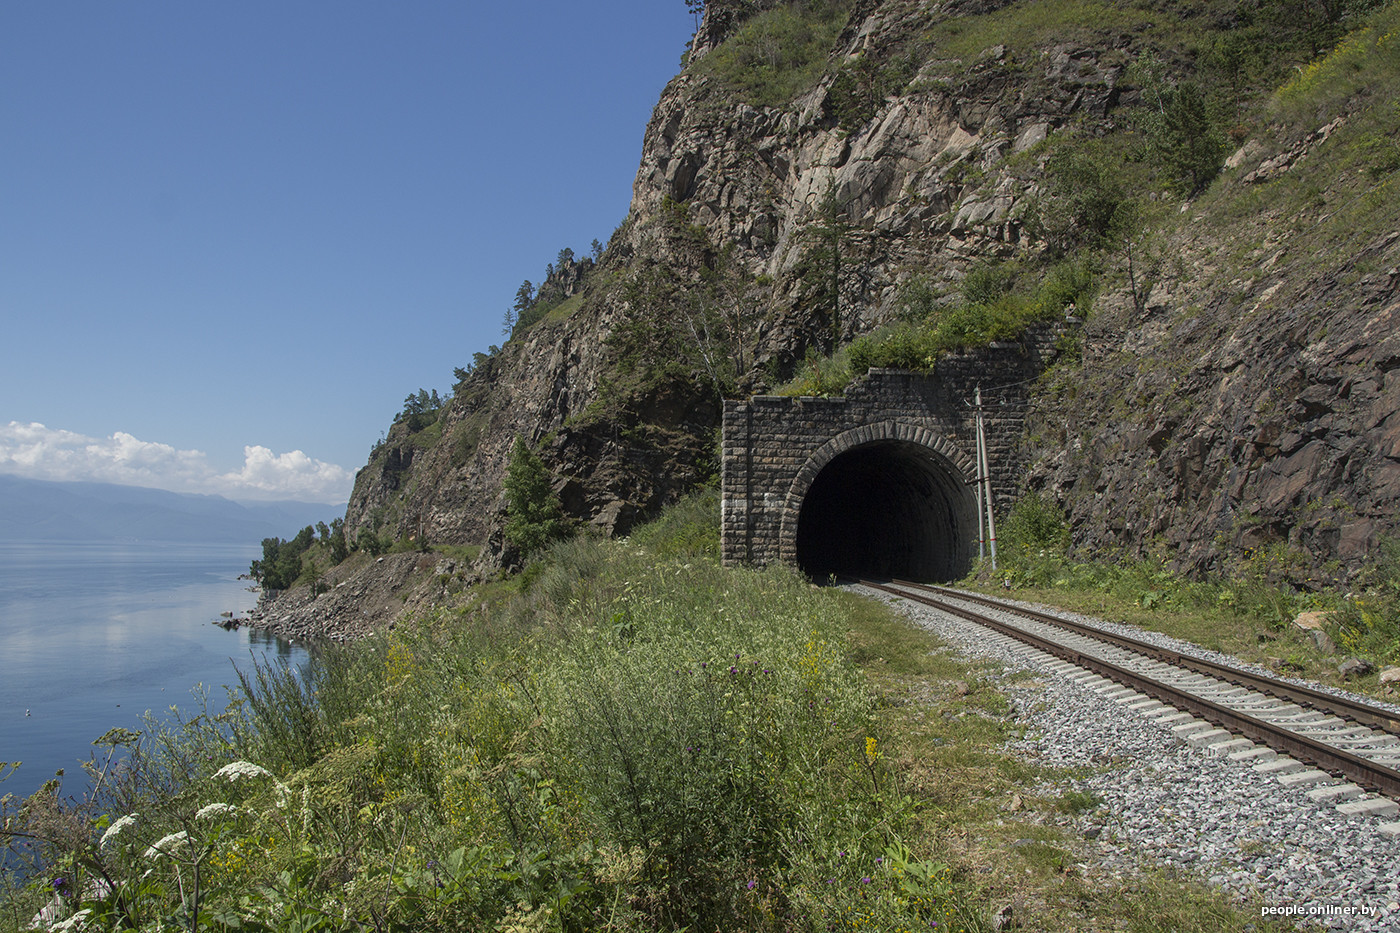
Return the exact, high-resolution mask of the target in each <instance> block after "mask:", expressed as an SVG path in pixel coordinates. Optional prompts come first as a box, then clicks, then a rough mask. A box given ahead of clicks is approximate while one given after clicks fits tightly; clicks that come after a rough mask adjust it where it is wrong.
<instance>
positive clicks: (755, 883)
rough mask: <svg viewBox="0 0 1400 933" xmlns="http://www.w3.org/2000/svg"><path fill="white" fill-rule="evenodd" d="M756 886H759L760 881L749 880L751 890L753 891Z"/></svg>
mask: <svg viewBox="0 0 1400 933" xmlns="http://www.w3.org/2000/svg"><path fill="white" fill-rule="evenodd" d="M756 887H758V882H757V881H750V882H749V890H750V891H752V890H753V889H754V888H756Z"/></svg>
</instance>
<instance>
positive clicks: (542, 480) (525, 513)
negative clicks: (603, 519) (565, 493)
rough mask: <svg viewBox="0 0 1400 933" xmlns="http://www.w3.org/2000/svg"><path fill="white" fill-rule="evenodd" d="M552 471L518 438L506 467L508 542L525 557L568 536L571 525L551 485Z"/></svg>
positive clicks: (506, 530) (506, 534) (506, 531)
mask: <svg viewBox="0 0 1400 933" xmlns="http://www.w3.org/2000/svg"><path fill="white" fill-rule="evenodd" d="M550 479H551V478H550V475H549V470H548V469H547V468H546V467H545V465H544V461H543V460H541V459H540V456H539V454H537V453H535V452H534V451H533V450H532V449H531V448H530V445H529V444H527V443H525V438H523V437H519V436H517V437H516V438H515V447H514V448H513V449H512V450H511V453H510V465H509V466H508V467H506V479H505V493H506V515H507V518H506V527H505V536H506V540H507V541H508V542H510V544H511V545H512V546H514V547H516V548H517V549H519V551H520V553H521V555H522V556H525V557H529V556H530V555H531V554H533V553H535V552H536V551H538V550H540V549H541V548H543V547H544V546H545V545H546V544H548V543H549V542H551V541H554V540H556V539H558V538H563V537H565V536H567V535H568V532H569V525H568V521H567V520H566V519H565V518H564V509H563V507H562V506H561V505H560V504H559V497H558V496H557V495H555V494H554V489H553V488H552V487H551V485H550Z"/></svg>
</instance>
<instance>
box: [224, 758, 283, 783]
mask: <svg viewBox="0 0 1400 933" xmlns="http://www.w3.org/2000/svg"><path fill="white" fill-rule="evenodd" d="M214 777H216V778H220V777H221V778H226V779H227V780H228V781H229V783H232V782H234V781H237V780H238V779H239V778H255V777H272V772H270V771H268V770H267V769H266V768H261V767H259V766H257V765H255V764H253V763H252V762H251V761H235V762H233V763H231V764H226V765H224V766H223V767H222V768H220V769H219V770H218V771H215V772H214Z"/></svg>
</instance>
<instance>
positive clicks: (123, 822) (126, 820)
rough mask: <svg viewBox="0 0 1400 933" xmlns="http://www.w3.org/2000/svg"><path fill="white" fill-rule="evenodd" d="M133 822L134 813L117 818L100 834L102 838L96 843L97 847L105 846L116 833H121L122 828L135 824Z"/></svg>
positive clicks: (134, 818) (134, 819)
mask: <svg viewBox="0 0 1400 933" xmlns="http://www.w3.org/2000/svg"><path fill="white" fill-rule="evenodd" d="M135 822H136V814H135V813H129V814H127V815H126V816H124V817H122V818H121V819H119V820H117V821H116V822H114V823H113V824H112V825H111V826H108V827H107V831H106V832H105V833H103V834H102V839H101V840H100V841H99V842H98V843H97V847H98V848H99V849H102V848H106V846H107V843H108V842H110V841H111V840H113V839H115V838H116V837H117V836H118V835H120V834H121V831H122V830H124V829H126V828H127V827H128V826H131V825H133V824H135Z"/></svg>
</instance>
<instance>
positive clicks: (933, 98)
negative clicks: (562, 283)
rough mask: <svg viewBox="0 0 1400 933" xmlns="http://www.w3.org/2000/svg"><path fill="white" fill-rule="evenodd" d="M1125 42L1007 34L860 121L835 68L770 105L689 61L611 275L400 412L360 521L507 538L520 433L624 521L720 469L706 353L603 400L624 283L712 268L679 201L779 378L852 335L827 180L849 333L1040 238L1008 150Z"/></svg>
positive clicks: (368, 479)
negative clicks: (1036, 41)
mask: <svg viewBox="0 0 1400 933" xmlns="http://www.w3.org/2000/svg"><path fill="white" fill-rule="evenodd" d="M711 10H712V13H713V15H714V16H715V17H716V21H715V22H710V21H708V20H707V25H706V26H705V27H704V28H702V30H701V32H700V35H699V38H698V39H697V43H698V44H697V49H698V50H701V51H704V50H707V49H708V48H711V47H712V46H713V45H714V44H716V43H717V41H718V40H719V38H722V36H723V35H725V34H727V33H728V32H729V31H732V29H733V28H735V26H736V25H737V24H738V22H739V20H738V19H735V18H733V17H731V18H730V19H729V20H727V21H724V22H720V18H721V17H722V15H724V14H725V8H724V6H723V5H714V6H712V7H711ZM937 15H939V16H945V15H959V14H958V13H957V11H953V12H950V13H938V14H937ZM929 16H930V13H929V12H928V11H927V9H926V8H924V7H923V6H921V5H920V4H916V3H910V2H886V3H873V2H865V3H862V4H858V5H857V6H856V8H855V12H854V13H853V14H852V17H851V20H850V22H849V23H848V25H847V27H846V29H845V31H844V33H843V34H842V35H841V37H840V39H839V40H838V46H839V47H838V48H837V49H836V50H835V51H834V52H833V53H832V55H833V62H835V63H836V64H838V65H839V63H840V62H842V61H847V60H854V58H855V57H857V56H859V55H862V54H872V55H873V54H877V52H878V50H879V49H880V48H881V47H882V46H883V45H885V44H892V43H899V42H902V41H905V40H906V39H907V38H908V36H909V35H911V34H913V33H916V32H917V31H918V30H919V29H920V28H921V27H922V25H923V24H925V23H926V22H927V21H928V18H929ZM706 37H709V38H706ZM706 43H709V45H707V44H706ZM1105 54H1106V53H1101V52H1097V51H1094V50H1092V49H1089V48H1068V47H1061V46H1056V47H1054V48H1050V49H1045V50H1043V51H1041V52H1039V53H1037V56H1036V59H1035V61H1034V63H1033V64H1031V65H1030V66H1028V67H1027V66H1022V65H1019V64H1018V65H1015V66H1014V67H1013V66H1012V65H1011V64H1010V63H1009V62H1008V61H1007V52H1006V50H1005V49H1004V48H1000V47H997V48H992V49H989V50H987V51H986V53H985V55H983V56H982V57H981V58H979V60H977V61H976V62H973V63H971V65H970V66H969V67H968V68H966V69H961V68H954V69H953V70H954V72H956V74H957V80H956V82H953V83H949V82H947V81H943V80H940V79H935V78H933V77H929V76H928V75H932V74H933V73H934V71H937V70H938V69H937V68H934V69H932V70H929V72H928V75H925V76H923V77H920V76H917V75H916V76H915V77H914V80H912V81H911V82H910V83H909V84H908V87H906V88H903V89H902V91H901V92H900V93H897V94H895V95H894V96H892V97H890V98H888V99H887V100H885V101H884V102H883V103H881V104H879V105H878V106H876V107H875V108H874V110H873V112H872V114H871V116H870V119H869V120H868V121H867V122H866V123H865V124H863V125H862V126H860V127H857V128H854V129H853V128H851V127H843V126H841V125H840V123H839V122H838V120H837V119H836V118H835V117H834V116H833V115H832V113H831V105H830V103H829V96H830V93H831V86H832V82H833V77H832V76H831V75H830V74H829V75H827V76H826V77H824V78H822V79H821V80H820V81H819V82H818V84H817V85H816V86H815V87H814V88H813V89H812V90H810V91H808V92H807V93H805V94H803V95H802V96H800V97H799V98H798V99H796V100H795V101H793V102H792V103H791V104H790V105H787V106H784V107H758V106H753V105H751V104H748V103H745V102H744V101H743V100H742V99H739V98H737V97H736V96H735V95H734V94H733V93H732V92H731V91H730V90H729V89H727V88H726V87H725V86H724V85H723V84H722V82H721V81H720V80H718V79H717V78H715V77H714V76H711V75H706V74H704V73H703V72H702V71H701V70H700V69H699V68H698V67H692V68H690V69H688V70H687V71H685V72H683V73H682V74H681V75H679V76H678V77H677V78H675V79H674V80H673V81H672V82H671V84H670V85H669V86H668V87H667V88H666V90H665V92H664V93H663V94H662V96H661V99H660V101H659V102H658V104H657V107H656V110H655V113H654V115H653V117H652V120H651V122H650V125H649V126H648V128H647V132H646V137H645V142H644V145H643V155H642V161H641V166H640V168H639V170H638V174H637V179H636V182H635V184H634V188H633V192H634V193H633V200H632V208H631V212H630V215H629V218H628V221H627V222H626V223H625V224H624V225H623V227H622V228H620V229H619V231H618V233H617V234H616V235H615V236H614V238H613V242H612V243H611V244H610V246H609V249H608V253H607V255H606V256H604V258H603V260H602V263H601V266H600V268H599V270H598V271H597V274H596V275H595V276H594V278H593V281H594V282H595V283H601V284H595V285H593V286H591V287H587V286H586V287H584V288H583V292H584V294H585V296H586V297H585V299H584V301H583V302H582V305H581V307H579V308H578V309H577V310H575V311H574V313H573V314H572V316H569V317H566V318H564V319H560V320H554V319H552V318H551V317H549V316H547V317H546V319H545V320H544V321H542V322H540V323H539V324H537V325H535V326H534V327H532V328H531V329H529V330H528V331H526V332H525V333H524V334H523V335H522V336H519V337H516V338H514V339H512V340H511V341H510V342H508V343H507V345H506V347H505V348H504V349H503V350H502V351H501V352H500V353H499V354H498V355H496V356H494V357H493V358H492V359H491V360H490V361H489V365H486V366H483V367H481V368H480V369H479V370H478V371H477V372H476V373H474V374H473V375H472V377H471V378H469V379H468V380H467V381H466V382H465V383H464V384H463V385H462V386H461V387H459V390H458V392H457V394H456V397H455V398H454V399H453V400H452V402H451V403H450V404H449V405H448V406H447V408H446V410H445V412H444V414H443V417H442V420H441V423H440V425H438V426H437V427H436V428H435V429H433V431H431V432H426V434H425V435H411V434H410V433H409V432H408V431H407V430H406V429H405V428H403V426H400V425H396V426H395V428H394V429H393V430H391V431H390V432H389V435H388V437H387V439H386V441H385V443H384V445H383V446H382V447H381V448H380V449H379V450H378V451H377V452H376V453H375V455H374V456H373V457H372V458H371V462H370V464H369V465H368V466H367V467H365V469H364V470H362V471H361V474H360V475H359V476H358V477H357V481H356V486H355V490H354V493H353V495H352V499H351V503H350V507H349V510H348V513H347V527H348V529H349V530H350V532H351V534H352V537H353V536H354V534H355V533H357V532H358V531H359V530H360V529H362V528H371V527H377V528H378V530H379V531H381V533H383V534H386V535H388V536H390V537H394V538H405V537H406V538H417V537H419V536H424V537H426V538H427V539H428V540H429V541H432V542H450V543H458V542H482V541H485V540H487V538H488V537H490V535H491V532H492V530H493V529H494V528H496V527H497V526H498V525H499V521H500V517H501V515H502V509H503V501H502V498H501V494H500V488H501V478H502V476H503V473H504V469H505V466H506V463H507V459H508V451H509V448H510V445H511V443H512V442H513V440H514V437H515V436H516V435H517V434H518V435H523V436H524V437H525V438H526V439H527V440H529V441H530V442H532V443H540V442H543V443H544V447H543V450H542V453H543V454H544V456H545V459H546V462H547V463H548V464H549V465H550V467H551V468H552V469H553V471H554V472H555V475H556V478H557V482H556V487H557V489H558V491H559V493H560V495H561V498H562V500H563V502H564V505H565V507H566V509H567V510H568V511H569V513H570V514H571V515H573V516H574V517H575V518H577V519H579V520H581V521H585V522H590V523H592V524H594V525H596V526H598V527H600V528H601V529H603V530H605V531H608V532H625V531H626V530H627V528H629V527H630V526H631V524H632V523H633V522H634V521H635V520H637V519H639V518H641V517H643V516H644V515H646V514H649V513H653V512H654V511H655V510H656V509H657V508H658V507H659V506H661V505H663V504H664V503H665V502H667V501H669V500H671V499H673V498H674V497H675V496H676V495H677V494H679V493H680V492H683V491H684V490H685V489H687V488H689V487H690V486H692V485H693V484H694V483H695V482H697V481H698V480H700V479H702V478H703V477H704V475H705V474H706V473H707V472H710V471H713V469H714V466H713V464H714V462H715V453H716V452H715V451H714V449H713V448H714V445H715V432H716V430H717V427H718V423H719V404H718V401H719V395H718V393H717V392H716V391H715V389H714V388H713V386H707V385H705V384H704V381H705V380H704V379H703V374H702V373H701V372H699V371H698V369H697V371H696V372H695V373H693V374H692V376H691V377H689V378H685V377H682V378H679V379H672V380H671V381H670V382H669V384H667V385H665V386H664V387H660V388H657V387H652V388H651V389H650V390H649V391H647V392H646V393H644V395H643V396H642V397H640V398H636V399H633V400H632V404H631V406H630V408H631V411H632V414H633V415H634V416H635V417H634V418H633V419H632V420H633V421H634V422H636V423H634V424H631V425H628V424H623V425H621V426H619V425H618V424H616V423H611V424H609V423H607V421H606V420H605V418H604V416H600V415H598V414H597V406H598V404H599V402H600V397H601V396H602V395H604V394H606V392H607V388H608V385H609V380H610V378H612V377H613V376H615V372H614V370H615V369H616V366H617V352H616V348H615V347H614V346H613V344H612V342H611V340H612V338H613V336H614V332H615V330H616V329H617V328H618V327H619V325H620V324H622V323H625V322H627V321H629V320H632V319H635V317H636V316H637V315H638V314H641V313H643V312H642V311H641V310H640V309H638V308H636V307H633V305H632V302H631V297H632V296H630V295H629V294H628V293H627V291H626V290H625V289H623V288H619V287H616V283H617V281H619V280H621V279H626V278H627V277H628V276H634V275H636V274H637V273H638V270H644V269H647V268H649V267H653V266H660V267H665V268H668V269H671V270H677V271H676V275H677V277H678V278H679V279H680V280H681V281H682V283H683V284H684V283H687V282H690V283H693V282H695V281H697V280H698V278H697V277H698V275H699V273H698V272H697V271H696V269H697V268H698V266H697V260H695V259H694V258H693V257H691V256H688V255H682V254H681V253H680V252H679V251H678V249H677V247H676V244H675V240H674V238H670V239H668V237H666V236H664V235H662V234H661V233H660V232H659V231H660V230H661V228H663V227H664V225H665V222H666V217H667V214H668V211H671V210H673V209H674V208H673V207H672V205H676V204H681V205H684V209H685V211H686V222H687V223H689V224H691V225H693V226H694V227H696V228H699V229H701V230H703V232H704V237H705V238H706V239H707V241H708V243H710V244H712V245H713V247H714V248H716V249H717V248H721V247H732V248H733V250H734V253H735V255H734V256H732V257H731V259H730V262H731V263H732V264H733V265H734V267H735V268H736V269H737V270H738V273H737V274H739V275H741V276H743V277H744V278H745V280H746V281H748V282H749V283H750V286H749V289H748V291H747V293H746V294H745V295H744V297H743V300H744V301H746V302H749V303H751V304H752V305H753V306H754V307H755V308H756V309H757V310H756V311H755V313H754V314H753V315H752V316H751V318H750V320H749V321H748V322H747V323H748V327H749V330H748V331H747V332H746V333H744V334H742V335H740V337H739V338H738V339H739V341H740V342H742V343H744V344H747V345H748V347H749V350H748V351H747V352H746V353H744V354H740V355H741V356H742V357H743V361H742V365H741V366H740V369H741V371H740V372H738V373H736V374H735V375H736V377H737V378H738V380H739V385H740V386H742V387H746V388H763V387H765V386H766V385H767V383H768V382H769V380H771V379H772V378H773V376H774V374H776V375H778V376H779V377H781V375H782V374H783V373H784V371H786V370H787V369H788V368H789V367H790V366H791V365H792V364H793V362H794V361H796V360H799V359H801V357H802V355H803V354H804V353H805V352H807V350H808V348H809V347H817V348H824V347H826V346H829V345H830V342H831V340H832V339H833V338H832V336H831V335H830V334H829V332H828V331H827V330H826V329H825V328H824V326H823V325H821V324H820V322H819V321H818V319H817V315H815V314H814V313H813V311H812V309H811V308H805V307H803V306H802V302H801V301H800V294H799V292H800V288H799V286H798V284H797V282H796V276H795V272H794V269H795V267H796V266H797V265H798V264H799V263H800V262H801V260H802V258H803V256H804V251H805V250H806V248H807V246H808V244H809V240H808V238H807V236H806V231H807V230H808V228H809V227H810V225H811V224H812V222H813V217H814V214H815V212H816V211H817V210H818V207H819V205H820V203H821V201H822V200H823V199H824V198H827V197H829V196H833V195H834V197H835V199H836V200H837V201H838V202H839V203H840V204H841V206H842V211H843V216H844V219H845V223H846V225H847V227H848V232H847V233H846V243H845V247H844V248H845V250H846V251H847V253H848V256H849V258H848V260H847V261H846V263H845V269H846V271H845V272H844V273H843V275H842V277H841V296H842V301H843V305H844V313H843V314H842V321H841V334H840V339H841V340H848V339H850V338H851V337H853V336H855V335H858V334H861V333H864V332H866V331H868V330H870V329H871V328H873V327H875V326H878V325H880V324H882V323H885V322H887V321H888V320H890V319H891V318H892V316H893V315H894V314H895V312H896V307H895V301H896V297H897V286H898V285H899V283H901V282H902V281H904V280H906V279H907V278H908V277H909V276H910V275H911V274H913V273H915V272H918V273H921V274H928V275H932V276H935V277H937V278H939V279H940V280H942V281H943V282H944V283H945V284H947V285H948V287H950V288H951V287H952V285H953V284H954V283H956V281H957V279H958V278H960V276H961V275H962V272H963V270H964V269H965V268H966V267H967V266H968V265H969V264H970V263H972V262H974V261H978V260H984V259H986V258H987V257H989V256H996V255H1005V254H1010V253H1011V252H1014V251H1015V250H1016V249H1018V248H1020V247H1021V246H1023V245H1024V244H1022V242H1021V241H1022V236H1021V229H1020V226H1021V225H1020V220H1019V212H1020V211H1021V209H1022V203H1023V200H1024V196H1025V195H1026V194H1027V193H1028V192H1029V191H1033V188H1028V186H1027V185H1026V183H1025V182H1024V181H1022V180H1021V179H1019V178H1018V177H1016V176H1014V175H1013V174H1010V173H1007V172H1004V171H1003V170H1004V169H1005V166H1006V161H1007V158H1008V157H1009V156H1012V155H1014V154H1016V153H1020V152H1025V151H1026V150H1028V149H1030V148H1031V147H1033V146H1034V145H1035V144H1036V143H1038V142H1040V141H1041V140H1043V139H1044V138H1045V137H1046V135H1047V134H1049V133H1051V132H1053V131H1054V130H1055V129H1056V128H1058V127H1060V126H1062V125H1063V124H1064V123H1065V122H1066V121H1067V120H1070V119H1073V118H1075V117H1076V116H1077V115H1083V114H1090V115H1092V114H1096V113H1099V114H1101V113H1103V112H1104V111H1105V110H1106V109H1107V108H1108V106H1109V104H1110V101H1111V100H1112V99H1113V97H1114V94H1115V90H1114V88H1115V83H1116V81H1117V78H1118V76H1119V73H1120V72H1121V69H1122V66H1121V57H1122V56H1121V55H1120V54H1118V53H1114V54H1113V55H1109V56H1108V58H1110V59H1112V60H1113V63H1103V62H1101V61H1100V59H1101V58H1102V57H1104V55H1105ZM942 64H943V65H946V64H947V63H946V62H945V63H942ZM755 281H757V282H758V283H760V284H759V285H758V286H757V287H755V286H753V284H752V283H753V282H755ZM609 282H611V283H612V284H611V285H609V284H608V283H609ZM697 366H698V364H697ZM614 381H616V380H614ZM590 406H593V409H594V415H593V416H590V415H589V412H590ZM619 428H621V429H622V430H619ZM434 432H435V433H434ZM639 432H640V433H641V434H644V435H646V436H645V437H641V438H639V437H638V434H639ZM497 544H499V542H497Z"/></svg>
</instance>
